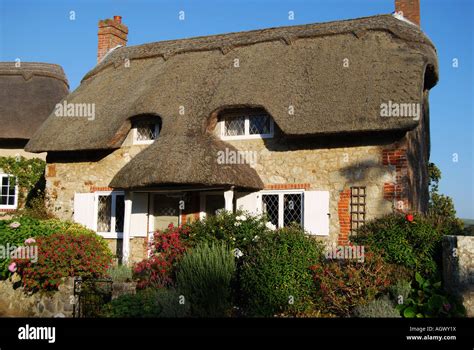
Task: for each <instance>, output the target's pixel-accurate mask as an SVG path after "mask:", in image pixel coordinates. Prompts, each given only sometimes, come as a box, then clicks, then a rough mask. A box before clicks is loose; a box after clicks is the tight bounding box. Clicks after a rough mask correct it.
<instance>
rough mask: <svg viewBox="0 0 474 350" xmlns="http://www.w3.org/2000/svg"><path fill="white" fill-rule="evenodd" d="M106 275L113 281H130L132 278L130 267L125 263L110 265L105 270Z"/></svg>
mask: <svg viewBox="0 0 474 350" xmlns="http://www.w3.org/2000/svg"><path fill="white" fill-rule="evenodd" d="M107 275H108V276H109V277H110V278H111V279H112V281H114V282H131V281H132V279H133V273H132V269H131V268H130V267H129V266H127V265H117V266H112V267H110V268H109V269H108V270H107Z"/></svg>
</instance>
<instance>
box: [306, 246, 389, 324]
mask: <svg viewBox="0 0 474 350" xmlns="http://www.w3.org/2000/svg"><path fill="white" fill-rule="evenodd" d="M310 269H311V270H312V271H313V279H314V282H315V286H316V293H315V301H316V305H317V307H319V308H320V309H321V310H324V311H326V312H330V313H332V314H334V315H337V316H344V317H345V316H349V315H350V313H351V311H352V309H353V308H354V307H355V306H358V305H364V304H366V303H368V302H370V301H372V300H373V299H375V297H376V296H377V295H378V294H380V293H382V292H383V291H385V289H387V288H388V287H389V285H390V277H391V267H390V266H389V265H387V264H386V263H384V261H383V260H382V258H380V257H379V256H378V255H376V254H373V253H370V252H369V253H366V254H365V257H364V261H363V262H359V261H357V260H330V261H326V262H324V263H322V264H317V265H314V266H311V267H310Z"/></svg>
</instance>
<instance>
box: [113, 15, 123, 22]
mask: <svg viewBox="0 0 474 350" xmlns="http://www.w3.org/2000/svg"><path fill="white" fill-rule="evenodd" d="M114 21H115V22H117V23H122V16H114Z"/></svg>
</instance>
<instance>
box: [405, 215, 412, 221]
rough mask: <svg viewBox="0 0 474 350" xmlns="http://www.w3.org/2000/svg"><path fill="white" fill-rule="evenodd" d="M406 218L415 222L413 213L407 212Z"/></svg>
mask: <svg viewBox="0 0 474 350" xmlns="http://www.w3.org/2000/svg"><path fill="white" fill-rule="evenodd" d="M405 218H406V219H407V221H408V222H413V214H407V215H406V216H405Z"/></svg>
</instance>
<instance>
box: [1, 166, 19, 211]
mask: <svg viewBox="0 0 474 350" xmlns="http://www.w3.org/2000/svg"><path fill="white" fill-rule="evenodd" d="M17 206H18V185H17V183H16V178H15V177H14V176H12V175H9V174H0V209H16V208H17Z"/></svg>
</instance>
